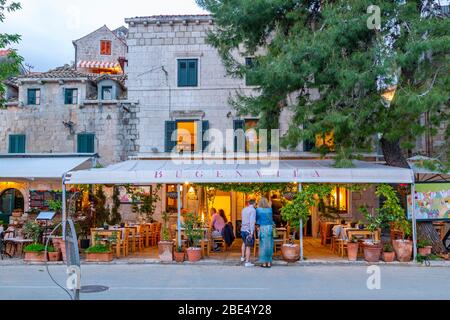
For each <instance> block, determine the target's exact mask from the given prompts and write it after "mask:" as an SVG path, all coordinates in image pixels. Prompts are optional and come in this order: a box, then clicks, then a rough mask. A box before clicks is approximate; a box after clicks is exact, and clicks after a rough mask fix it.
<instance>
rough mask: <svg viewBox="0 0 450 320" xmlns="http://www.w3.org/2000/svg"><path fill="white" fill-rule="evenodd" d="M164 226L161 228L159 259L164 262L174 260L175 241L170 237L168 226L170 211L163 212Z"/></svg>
mask: <svg viewBox="0 0 450 320" xmlns="http://www.w3.org/2000/svg"><path fill="white" fill-rule="evenodd" d="M162 219H163V222H164V223H163V226H162V228H161V241H159V242H158V254H159V259H160V260H161V261H162V262H172V261H173V241H172V240H171V239H170V231H169V227H168V223H169V213H168V212H166V211H164V212H163V213H162Z"/></svg>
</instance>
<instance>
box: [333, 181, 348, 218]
mask: <svg viewBox="0 0 450 320" xmlns="http://www.w3.org/2000/svg"><path fill="white" fill-rule="evenodd" d="M330 206H331V207H332V208H334V209H335V210H336V211H338V212H339V213H348V190H347V189H346V188H340V187H336V188H334V189H333V191H331V195H330Z"/></svg>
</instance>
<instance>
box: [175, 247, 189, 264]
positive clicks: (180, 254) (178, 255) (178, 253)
mask: <svg viewBox="0 0 450 320" xmlns="http://www.w3.org/2000/svg"><path fill="white" fill-rule="evenodd" d="M173 255H174V258H175V261H176V262H178V263H181V262H184V256H185V255H186V253H185V252H184V250H183V248H182V247H181V246H180V247H177V248H176V250H175V252H174V253H173Z"/></svg>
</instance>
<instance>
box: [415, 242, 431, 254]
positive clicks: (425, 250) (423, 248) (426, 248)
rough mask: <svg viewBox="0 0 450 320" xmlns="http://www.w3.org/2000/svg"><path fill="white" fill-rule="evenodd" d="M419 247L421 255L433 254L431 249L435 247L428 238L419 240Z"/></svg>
mask: <svg viewBox="0 0 450 320" xmlns="http://www.w3.org/2000/svg"><path fill="white" fill-rule="evenodd" d="M417 248H418V250H419V254H420V255H421V256H424V257H426V256H429V255H431V249H432V248H433V247H432V246H431V241H429V240H427V239H420V240H419V241H418V242H417Z"/></svg>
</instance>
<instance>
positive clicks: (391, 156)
mask: <svg viewBox="0 0 450 320" xmlns="http://www.w3.org/2000/svg"><path fill="white" fill-rule="evenodd" d="M380 142H381V149H382V150H383V156H384V160H385V161H386V163H387V164H388V165H389V166H393V167H400V168H409V165H408V161H406V158H405V156H404V155H403V152H402V149H401V148H400V141H399V140H396V141H389V140H387V139H385V138H381V140H380Z"/></svg>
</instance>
